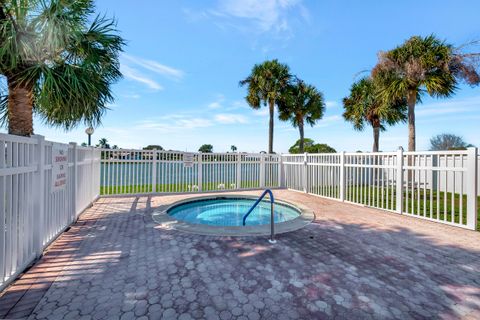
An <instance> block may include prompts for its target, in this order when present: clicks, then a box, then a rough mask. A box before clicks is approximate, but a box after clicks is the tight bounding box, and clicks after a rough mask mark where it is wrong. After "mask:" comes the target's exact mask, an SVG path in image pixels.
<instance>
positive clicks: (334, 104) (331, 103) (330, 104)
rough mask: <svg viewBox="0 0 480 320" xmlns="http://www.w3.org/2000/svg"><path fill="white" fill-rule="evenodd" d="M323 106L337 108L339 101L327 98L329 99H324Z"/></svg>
mask: <svg viewBox="0 0 480 320" xmlns="http://www.w3.org/2000/svg"><path fill="white" fill-rule="evenodd" d="M325 106H326V107H327V108H337V107H339V106H340V103H339V102H338V101H334V100H329V101H325Z"/></svg>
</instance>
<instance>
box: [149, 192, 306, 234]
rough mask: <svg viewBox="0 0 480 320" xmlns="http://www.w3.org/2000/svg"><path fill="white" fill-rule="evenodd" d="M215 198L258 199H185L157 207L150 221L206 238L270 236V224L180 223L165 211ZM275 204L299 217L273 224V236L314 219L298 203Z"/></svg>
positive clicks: (206, 197) (239, 196)
mask: <svg viewBox="0 0 480 320" xmlns="http://www.w3.org/2000/svg"><path fill="white" fill-rule="evenodd" d="M217 198H245V199H253V200H256V199H258V196H250V195H243V194H238V195H237V194H229V195H207V196H199V197H192V198H187V199H182V200H179V201H175V202H173V203H171V204H168V205H163V206H160V207H157V208H156V209H155V210H154V211H153V212H152V219H153V221H155V222H156V223H157V224H158V225H159V226H160V227H161V228H165V229H174V230H178V231H182V232H187V233H193V234H200V235H206V236H233V237H244V236H268V235H270V224H265V225H257V226H238V227H237V226H235V227H224V226H210V225H205V224H194V223H188V222H184V221H180V220H177V219H174V218H172V217H171V216H170V215H168V213H167V211H168V210H169V209H170V208H172V207H175V206H178V205H180V204H183V203H187V202H192V201H196V200H205V199H217ZM275 203H280V204H285V205H287V206H291V207H293V208H295V209H297V210H299V211H300V215H299V216H298V217H296V218H295V219H292V220H289V221H285V222H278V223H275V234H280V233H285V232H291V231H295V230H298V229H300V228H303V227H305V226H306V225H308V224H309V223H311V222H312V221H313V220H314V219H315V214H314V212H313V211H312V210H310V209H309V208H307V207H305V206H303V205H302V204H299V203H294V202H291V201H284V200H275Z"/></svg>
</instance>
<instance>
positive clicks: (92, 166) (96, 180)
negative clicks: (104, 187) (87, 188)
mask: <svg viewBox="0 0 480 320" xmlns="http://www.w3.org/2000/svg"><path fill="white" fill-rule="evenodd" d="M90 154H91V161H90V172H91V179H92V182H91V186H92V193H91V194H89V195H88V196H89V198H90V203H92V204H93V200H94V199H95V197H96V196H97V185H99V184H97V183H99V182H100V173H99V174H98V177H96V176H95V175H96V170H95V167H96V163H95V148H94V147H91V149H90Z"/></svg>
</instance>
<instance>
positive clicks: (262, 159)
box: [260, 153, 266, 188]
mask: <svg viewBox="0 0 480 320" xmlns="http://www.w3.org/2000/svg"><path fill="white" fill-rule="evenodd" d="M265 172H266V170H265V154H263V153H261V154H260V188H265Z"/></svg>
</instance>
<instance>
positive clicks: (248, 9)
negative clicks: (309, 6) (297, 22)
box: [212, 0, 308, 32]
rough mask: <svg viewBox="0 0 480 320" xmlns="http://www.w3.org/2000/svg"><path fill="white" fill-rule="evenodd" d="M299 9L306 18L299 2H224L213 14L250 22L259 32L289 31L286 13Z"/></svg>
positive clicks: (253, 0) (278, 0) (240, 0)
mask: <svg viewBox="0 0 480 320" xmlns="http://www.w3.org/2000/svg"><path fill="white" fill-rule="evenodd" d="M295 7H297V8H301V15H302V16H303V17H305V16H307V15H308V13H307V11H306V9H305V8H304V7H303V6H302V5H301V1H300V0H262V1H258V0H224V1H221V2H220V5H219V8H218V9H217V10H214V11H212V13H213V14H216V15H218V16H223V17H233V18H239V19H243V20H250V21H252V22H253V23H254V24H255V25H256V26H257V27H258V28H260V30H261V31H263V32H267V31H277V32H278V31H286V30H288V29H289V22H288V13H289V11H290V10H291V9H292V8H295Z"/></svg>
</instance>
